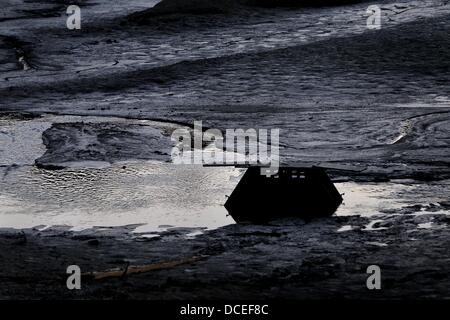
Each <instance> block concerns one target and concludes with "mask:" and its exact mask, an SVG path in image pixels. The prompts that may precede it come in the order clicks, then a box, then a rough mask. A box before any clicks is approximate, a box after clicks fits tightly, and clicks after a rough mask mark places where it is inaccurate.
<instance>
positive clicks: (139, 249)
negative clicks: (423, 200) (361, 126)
mask: <svg viewBox="0 0 450 320" xmlns="http://www.w3.org/2000/svg"><path fill="white" fill-rule="evenodd" d="M446 206H447V207H448V203H447V204H446ZM417 210H419V208H409V209H408V210H403V212H400V213H399V215H393V216H390V217H389V218H388V219H387V220H385V221H384V222H382V223H377V224H372V225H371V226H370V229H369V228H368V224H369V221H368V219H366V218H361V217H334V218H330V219H325V220H322V221H311V222H309V223H304V222H301V221H280V222H278V223H275V224H273V225H265V226H250V225H249V226H242V225H230V226H227V227H223V228H219V229H217V230H214V231H209V232H207V233H205V234H203V235H199V236H197V237H194V238H189V237H188V238H187V237H186V234H187V233H190V232H191V231H192V230H189V229H187V230H186V229H176V228H175V229H173V230H169V231H167V232H165V233H161V234H160V235H158V236H157V237H153V238H142V237H139V235H136V234H131V233H130V231H129V230H127V227H122V228H109V229H108V228H106V229H105V228H98V229H91V230H85V231H83V232H71V231H68V230H67V229H66V228H64V227H60V228H57V227H55V228H51V229H46V230H44V231H38V230H36V229H28V230H24V231H23V232H21V233H19V232H17V231H15V230H12V231H7V230H2V232H1V233H0V234H1V235H0V237H1V238H2V241H1V242H0V254H1V256H2V260H3V261H8V262H7V263H6V264H4V265H3V266H2V269H1V270H0V278H1V279H2V290H1V292H0V296H1V297H2V298H11V297H16V298H28V297H35V298H55V297H58V298H62V299H73V298H75V299H80V298H81V299H84V298H92V299H111V298H112V299H195V298H202V299H231V298H232V299H241V298H246V299H263V298H285V299H318V298H335V299H342V298H344V299H345V298H353V299H436V298H437V299H444V298H445V299H448V298H449V295H450V292H449V289H448V288H449V285H450V277H449V275H448V272H447V270H448V268H447V266H448V263H449V261H450V255H449V252H450V250H449V247H448V237H449V231H448V230H449V223H450V220H449V217H448V215H447V216H445V215H439V214H437V215H435V216H434V215H433V214H431V215H427V216H420V215H419V216H418V215H415V213H417ZM431 218H432V219H433V227H430V228H426V227H424V223H425V224H426V222H425V221H429V219H431ZM347 225H351V226H352V227H351V230H348V229H347V228H343V227H344V226H347ZM130 228H131V229H133V226H130ZM341 228H343V229H341ZM340 229H341V230H344V231H339V230H340ZM281 248H282V249H281ZM11 249H13V250H14V254H11V253H10V250H11ZM192 257H196V258H199V260H198V261H195V262H187V263H185V264H182V265H178V266H176V267H170V268H165V269H163V270H157V271H150V272H146V273H142V274H132V275H128V276H127V275H125V276H124V277H123V278H110V279H103V280H93V279H91V278H84V280H83V282H82V289H81V290H77V291H69V290H67V288H66V284H65V280H66V276H67V275H66V274H65V270H66V268H67V266H68V265H71V264H77V265H79V266H80V268H81V270H82V272H92V271H107V270H110V269H117V270H125V267H126V265H127V264H131V265H138V266H139V265H146V264H152V263H160V262H171V261H183V260H188V259H190V258H192ZM373 264H376V265H378V266H380V268H381V270H382V279H383V280H382V290H381V291H370V290H368V289H367V287H366V279H367V277H368V275H367V273H366V269H367V267H368V266H369V265H373ZM43 266H45V267H43Z"/></svg>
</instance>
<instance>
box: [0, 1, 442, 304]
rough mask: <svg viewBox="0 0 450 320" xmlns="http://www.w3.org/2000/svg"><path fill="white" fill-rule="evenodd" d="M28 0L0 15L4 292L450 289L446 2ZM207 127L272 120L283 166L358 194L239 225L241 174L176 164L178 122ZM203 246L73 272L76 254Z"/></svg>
mask: <svg viewBox="0 0 450 320" xmlns="http://www.w3.org/2000/svg"><path fill="white" fill-rule="evenodd" d="M17 2H19V1H16V2H15V1H9V0H8V1H7V4H6V5H5V6H4V8H5V10H3V11H2V13H0V96H1V99H0V111H1V114H0V179H1V181H0V186H1V187H2V188H1V191H0V210H1V212H0V217H2V218H1V219H2V220H0V228H2V229H0V261H1V268H0V282H1V284H2V285H1V286H0V298H2V299H10V298H34V299H36V298H38V299H39V298H44V299H54V298H58V299H73V298H76V299H78V298H81V299H88V298H93V299H111V298H112V299H117V298H125V299H133V298H137V299H173V298H175V299H184V298H187V299H192V298H207V299H209V298H215V299H228V298H230V297H232V298H233V299H240V298H252V299H255V298H256V299H258V298H289V299H292V298H294V299H296V298H299V299H315V298H358V299H392V298H393V299H422V298H423V299H436V298H438V299H444V298H446V299H448V298H450V290H449V288H450V276H449V273H448V263H449V262H450V254H449V253H450V250H449V241H448V239H449V231H448V230H449V212H450V208H449V203H448V198H449V194H450V192H449V184H448V181H449V180H448V179H449V178H450V166H449V158H450V157H449V156H450V93H449V88H448V78H449V75H450V65H449V61H450V37H449V35H450V26H449V24H448V20H449V17H450V4H449V3H448V2H447V1H438V0H435V1H431V0H430V1H402V2H393V1H378V3H375V2H370V1H367V2H366V1H363V2H358V3H356V4H353V5H344V6H333V7H323V8H277V9H273V8H270V9H269V8H261V7H258V8H251V7H248V6H246V7H245V8H241V9H239V10H236V9H235V8H234V7H233V8H231V7H227V8H225V7H226V5H227V3H228V2H227V1H223V2H222V3H220V6H217V8H213V9H214V10H212V11H215V12H210V11H211V10H210V9H208V10H206V11H202V10H200V11H201V12H196V13H195V14H190V13H189V14H186V12H183V10H181V9H182V8H181V9H180V7H179V6H180V2H177V1H172V3H175V4H176V6H175V7H176V8H175V9H173V7H172V8H170V6H169V5H167V4H166V5H167V6H168V8H169V9H170V10H169V9H167V10H169V11H170V14H166V13H164V14H161V12H160V13H158V14H157V15H155V14H154V10H152V9H150V7H151V6H152V5H154V4H155V3H156V1H153V2H152V1H147V2H146V1H141V0H133V1H128V2H127V1H124V2H117V3H116V4H115V5H114V7H113V8H111V7H110V6H109V5H108V4H107V3H105V2H104V1H96V2H95V3H94V2H91V1H78V2H77V1H70V4H76V3H78V4H79V5H80V6H82V10H83V17H84V18H83V25H82V30H79V31H69V30H67V29H66V27H65V19H66V16H65V15H64V10H65V7H66V5H67V3H66V1H64V0H61V1H44V2H37V1H21V6H20V8H19V7H18V6H17ZM169 2H170V1H169ZM177 3H178V4H177ZM198 3H200V4H201V3H202V1H198ZM230 3H231V1H230ZM369 4H380V6H381V9H382V13H383V20H382V21H383V26H382V28H381V30H367V28H366V19H367V16H366V15H365V11H366V8H367V6H368V5H369ZM177 6H178V7H177ZM162 7H163V8H164V6H162ZM166 8H167V7H166ZM225 9H226V10H225ZM158 10H160V9H158ZM151 12H153V13H151ZM198 120H202V121H203V122H204V125H205V127H210V128H219V129H221V130H225V129H227V128H244V129H247V128H267V129H271V128H279V129H280V142H281V150H280V152H281V155H280V156H281V160H282V162H283V164H286V165H291V166H293V165H321V166H324V167H328V168H329V169H328V172H329V173H330V175H331V176H332V178H333V180H334V181H335V182H337V183H338V190H340V191H341V190H342V192H345V193H346V194H347V196H344V202H346V203H347V204H346V206H347V207H345V206H344V207H342V208H340V210H343V211H338V212H337V213H336V215H335V216H333V217H331V218H328V219H322V220H313V221H310V222H304V221H299V220H283V221H278V222H274V223H272V224H270V225H236V224H233V221H230V220H229V219H228V218H226V217H225V212H223V208H222V207H221V205H222V204H223V202H224V196H225V195H226V194H227V193H229V192H230V191H231V190H232V186H233V183H236V181H235V180H233V182H232V183H231V182H230V181H232V179H231V178H230V176H234V178H236V176H237V175H236V174H235V173H236V172H234V169H230V170H228V171H226V170H225V171H202V170H193V171H190V170H182V169H180V168H177V169H171V168H170V167H168V166H167V165H168V164H167V163H166V162H167V160H170V149H171V147H172V146H173V145H172V143H171V141H170V133H171V131H173V130H174V129H175V128H178V127H180V126H182V127H184V126H190V125H192V123H193V121H198ZM146 161H154V162H155V163H156V164H155V163H153V164H147V163H146ZM162 163H165V164H164V165H163V164H162ZM54 169H59V170H54ZM205 170H206V169H205ZM230 179H231V180H230ZM395 181H397V182H395ZM372 195H373V196H372ZM361 199H363V201H362V200H361ZM155 203H156V204H164V205H166V207H164V208H157V207H155V206H154V204H155ZM201 208H203V209H204V210H203V211H201ZM174 212H175V213H176V214H175V215H174ZM183 213H184V214H185V215H183ZM187 213H188V214H187ZM149 217H150V218H149ZM193 217H194V218H193ZM218 217H220V218H218ZM172 218H173V221H169V222H167V220H171V219H172ZM164 219H166V223H164ZM150 220H152V221H153V224H151V223H150ZM127 221H128V222H127ZM25 222H26V223H25ZM142 224H147V227H145V228H147V229H145V228H144V227H143V226H142ZM58 225H60V226H58ZM124 225H125V226H124ZM148 225H151V227H148ZM11 227H15V229H12V228H11ZM207 229H208V230H207ZM212 229H213V230H212ZM193 257H195V259H194V260H195V261H191V262H189V263H185V264H182V265H177V266H175V267H171V268H165V269H163V270H157V271H152V272H147V273H143V274H133V275H125V276H124V277H122V278H119V279H105V280H102V281H97V280H92V279H83V285H82V286H83V287H82V290H80V291H69V290H67V288H66V285H65V280H66V277H67V275H66V274H65V270H66V268H67V266H68V265H71V264H77V265H79V266H80V267H81V269H82V271H83V272H92V271H104V270H108V269H111V268H119V270H122V269H125V266H126V265H127V264H130V265H146V264H152V263H161V262H171V261H180V260H181V261H183V260H189V259H191V258H193ZM197 258H198V260H197ZM189 261H190V260H189ZM372 264H376V265H379V266H380V267H381V270H382V277H383V278H382V279H383V280H382V288H383V289H382V290H381V291H379V292H375V291H369V290H367V288H366V279H367V274H366V268H367V267H368V266H369V265H372Z"/></svg>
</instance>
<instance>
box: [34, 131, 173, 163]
mask: <svg viewBox="0 0 450 320" xmlns="http://www.w3.org/2000/svg"><path fill="white" fill-rule="evenodd" d="M42 138H43V142H44V145H45V146H46V147H47V151H46V153H45V154H44V155H43V156H42V157H40V158H39V159H36V161H35V164H36V165H37V166H38V167H40V168H47V169H52V168H53V169H56V168H63V167H64V163H72V162H80V161H81V162H83V161H99V162H107V163H113V162H118V161H124V160H130V159H134V160H146V159H151V160H159V161H170V160H171V158H170V150H171V145H172V143H171V141H170V136H168V135H163V134H162V132H161V131H160V130H158V129H154V128H149V127H148V126H145V125H137V124H120V123H119V124H118V123H107V122H106V123H95V124H94V123H82V122H81V123H80V122H79V123H70V124H68V123H58V124H53V125H52V127H51V128H50V129H47V130H46V131H45V132H44V133H43V135H42Z"/></svg>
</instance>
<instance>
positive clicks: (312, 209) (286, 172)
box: [225, 167, 342, 223]
mask: <svg viewBox="0 0 450 320" xmlns="http://www.w3.org/2000/svg"><path fill="white" fill-rule="evenodd" d="M341 203H342V196H341V194H340V193H339V192H338V190H337V189H336V187H335V186H334V184H333V182H332V181H331V180H330V178H329V177H328V175H327V174H326V172H325V170H324V169H323V168H320V167H311V168H292V167H282V168H279V171H278V174H276V175H273V176H269V177H268V176H265V175H263V174H261V168H260V167H249V168H248V169H247V171H246V172H245V174H244V176H243V177H242V179H241V181H239V183H238V185H237V186H236V188H235V189H234V190H233V193H232V194H231V196H230V197H229V198H228V200H227V202H226V203H225V208H226V209H227V210H228V212H229V213H230V215H231V216H232V217H233V219H234V220H235V221H236V222H238V223H245V222H249V223H264V222H268V221H271V220H275V219H279V218H284V217H298V218H302V219H306V220H310V219H312V218H315V217H326V216H331V215H332V214H333V213H334V212H335V211H336V209H337V208H338V207H339V205H340V204H341Z"/></svg>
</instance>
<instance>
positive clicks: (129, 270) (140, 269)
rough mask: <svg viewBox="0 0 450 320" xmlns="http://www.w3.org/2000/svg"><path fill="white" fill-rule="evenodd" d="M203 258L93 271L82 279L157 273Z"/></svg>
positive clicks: (85, 274) (195, 257)
mask: <svg viewBox="0 0 450 320" xmlns="http://www.w3.org/2000/svg"><path fill="white" fill-rule="evenodd" d="M202 258H203V257H201V256H194V257H190V258H186V259H182V260H174V261H166V262H158V263H152V264H145V265H139V266H130V265H127V266H126V267H125V269H124V270H106V271H93V272H88V273H83V274H82V276H83V277H88V278H91V279H94V280H103V279H108V278H122V277H124V276H126V275H129V274H133V273H144V272H150V271H157V270H163V269H171V268H175V267H177V266H180V265H184V264H189V263H193V262H196V261H199V260H201V259H202Z"/></svg>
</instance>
